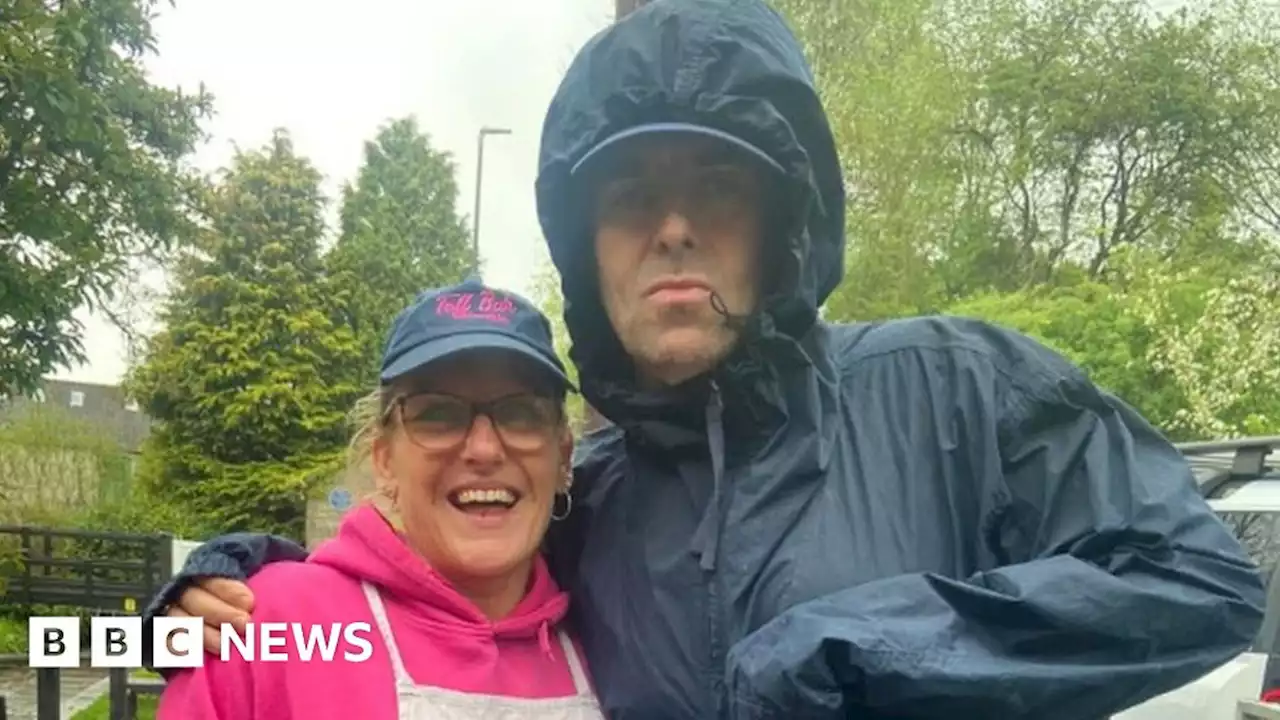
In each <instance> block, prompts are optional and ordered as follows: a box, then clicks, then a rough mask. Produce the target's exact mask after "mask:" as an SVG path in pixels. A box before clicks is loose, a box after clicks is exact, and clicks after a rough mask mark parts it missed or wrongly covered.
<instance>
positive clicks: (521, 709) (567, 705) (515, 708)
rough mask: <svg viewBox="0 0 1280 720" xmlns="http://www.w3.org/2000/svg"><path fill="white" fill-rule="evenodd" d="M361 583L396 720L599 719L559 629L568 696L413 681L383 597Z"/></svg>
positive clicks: (601, 715) (579, 666) (578, 664)
mask: <svg viewBox="0 0 1280 720" xmlns="http://www.w3.org/2000/svg"><path fill="white" fill-rule="evenodd" d="M361 584H362V585H363V586H364V595H365V597H366V598H368V600H369V608H370V609H371V610H372V611H373V619H374V622H376V623H377V624H378V633H379V634H380V635H381V636H382V642H383V643H385V644H386V646H387V653H388V654H390V655H391V669H392V671H393V672H394V673H395V679H396V700H397V703H398V706H399V712H398V714H397V715H396V717H397V718H398V719H399V720H477V719H478V718H484V719H485V720H604V713H602V712H601V711H600V705H599V704H598V703H597V702H596V699H595V695H594V694H593V693H592V692H591V686H590V684H589V683H588V682H587V674H586V672H585V671H584V670H583V669H582V661H581V660H580V659H579V658H578V652H577V650H576V649H574V647H573V643H572V642H570V640H569V637H568V635H566V634H565V633H564V631H562V630H561V631H557V633H556V634H557V635H559V636H560V645H561V646H563V647H564V654H565V657H566V658H568V660H569V671H570V673H572V675H573V687H574V690H575V692H576V694H575V695H572V696H570V697H561V698H508V697H498V696H493V695H478V694H472V693H464V692H459V691H457V690H447V689H445V688H438V687H430V686H427V685H415V684H414V683H413V678H411V677H409V673H408V672H406V671H405V669H404V661H403V660H402V659H401V657H400V649H399V647H398V646H397V645H396V639H395V636H394V635H392V634H391V623H389V622H388V621H387V608H386V606H385V605H383V604H382V597H381V596H380V595H379V594H378V591H377V589H375V588H374V587H373V586H372V585H370V584H369V583H361Z"/></svg>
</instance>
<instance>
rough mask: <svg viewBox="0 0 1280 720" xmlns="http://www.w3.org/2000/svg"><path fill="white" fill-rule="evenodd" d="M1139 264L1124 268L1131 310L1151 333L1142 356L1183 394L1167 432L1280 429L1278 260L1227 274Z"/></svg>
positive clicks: (1189, 433) (1268, 431) (1233, 433)
mask: <svg viewBox="0 0 1280 720" xmlns="http://www.w3.org/2000/svg"><path fill="white" fill-rule="evenodd" d="M1146 262H1152V261H1151V260H1150V259H1146ZM1139 263H1140V260H1137V259H1135V260H1134V261H1131V262H1129V263H1127V265H1126V267H1125V273H1126V279H1127V280H1128V281H1129V282H1130V283H1131V285H1132V288H1131V290H1130V293H1129V294H1130V296H1131V297H1132V298H1133V301H1132V306H1133V313H1134V315H1135V316H1137V317H1140V318H1141V319H1142V320H1143V322H1144V323H1145V324H1146V326H1147V328H1149V330H1150V334H1151V342H1150V345H1149V346H1148V349H1147V353H1146V356H1145V358H1144V360H1145V361H1146V363H1147V364H1148V365H1149V367H1151V368H1152V369H1153V370H1154V371H1156V372H1161V373H1166V374H1167V375H1168V376H1169V377H1170V378H1171V379H1172V383H1173V385H1175V386H1176V387H1177V388H1178V390H1179V391H1180V393H1181V394H1182V395H1183V396H1184V397H1185V399H1186V401H1185V403H1184V404H1183V405H1182V406H1181V407H1179V408H1178V409H1177V410H1176V412H1175V413H1174V414H1173V417H1172V418H1171V419H1170V421H1169V422H1168V423H1167V425H1166V427H1167V428H1168V430H1169V431H1170V432H1171V433H1176V434H1179V435H1183V436H1190V437H1219V438H1221V437H1240V436H1248V435H1271V434H1276V433H1278V432H1280V362H1277V361H1276V358H1277V357H1280V261H1278V258H1277V257H1276V256H1275V255H1274V254H1273V255H1272V256H1271V257H1269V258H1263V259H1262V260H1261V261H1260V262H1258V263H1257V264H1256V265H1255V266H1254V267H1252V268H1251V269H1250V270H1249V271H1247V272H1243V273H1241V272H1237V274H1234V275H1232V276H1227V277H1222V276H1214V275H1210V274H1208V273H1206V272H1205V271H1204V270H1196V269H1177V270H1174V271H1166V272H1151V271H1150V270H1149V269H1144V268H1142V267H1141V265H1140V264H1139ZM1189 288H1196V289H1199V290H1200V292H1199V293H1192V292H1188V289H1189Z"/></svg>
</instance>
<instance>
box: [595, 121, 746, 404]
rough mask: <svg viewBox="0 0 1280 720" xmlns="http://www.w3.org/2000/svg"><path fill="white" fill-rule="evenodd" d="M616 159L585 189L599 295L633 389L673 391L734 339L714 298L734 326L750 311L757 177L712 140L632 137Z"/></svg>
mask: <svg viewBox="0 0 1280 720" xmlns="http://www.w3.org/2000/svg"><path fill="white" fill-rule="evenodd" d="M615 152H616V154H615V156H614V157H613V158H612V159H610V160H608V161H606V162H607V165H605V169H604V170H602V171H601V174H600V175H599V176H598V177H599V178H600V180H599V181H598V182H596V183H594V185H595V187H594V192H595V197H594V201H595V204H594V209H595V218H594V219H595V250H596V262H597V265H598V270H599V274H600V291H601V296H602V299H603V302H604V306H605V310H606V312H607V313H608V315H609V320H610V322H611V323H612V324H613V329H614V332H615V333H616V334H617V336H618V338H619V340H620V341H621V342H622V346H623V348H624V349H625V350H626V351H627V354H628V355H630V356H631V358H632V360H633V361H634V362H635V364H636V368H637V370H638V372H639V374H640V376H641V378H642V379H643V380H645V381H647V382H649V383H661V384H667V385H674V384H678V383H680V382H683V381H684V380H687V379H689V378H691V377H693V376H695V375H698V374H700V373H703V372H706V371H707V370H710V369H711V368H712V367H714V366H715V365H716V363H718V362H720V360H722V359H723V358H724V357H725V356H726V355H727V354H728V353H729V351H730V350H731V349H732V347H733V344H734V342H735V341H736V339H737V338H736V332H735V331H734V330H732V329H730V327H728V326H727V325H726V322H725V318H724V316H723V315H721V314H720V313H719V312H717V311H716V308H715V307H714V306H713V305H712V300H711V295H712V292H714V293H715V294H716V295H718V296H719V298H720V300H721V301H723V307H722V310H726V311H728V312H729V313H732V314H734V315H745V314H747V313H750V312H751V311H752V310H753V309H754V307H755V303H756V300H757V294H758V287H759V256H760V245H761V234H762V228H761V225H762V223H761V205H762V202H763V194H764V193H763V177H762V175H761V173H760V172H759V171H758V170H756V169H755V168H754V166H752V165H750V164H748V163H746V162H745V161H743V160H742V159H741V158H740V156H739V155H736V154H734V153H733V152H732V151H731V150H730V147H729V146H728V145H727V144H724V143H721V142H718V141H716V140H713V139H710V138H701V137H696V136H651V137H644V136H642V137H638V138H636V139H634V140H631V141H628V142H627V144H626V145H625V146H622V147H619V148H617V150H616V151H615ZM602 164H604V163H602Z"/></svg>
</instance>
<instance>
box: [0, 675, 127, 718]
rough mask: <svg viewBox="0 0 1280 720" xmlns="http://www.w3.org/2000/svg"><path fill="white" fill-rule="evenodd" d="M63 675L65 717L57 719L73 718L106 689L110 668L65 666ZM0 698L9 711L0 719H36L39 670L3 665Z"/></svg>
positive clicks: (63, 708)
mask: <svg viewBox="0 0 1280 720" xmlns="http://www.w3.org/2000/svg"><path fill="white" fill-rule="evenodd" d="M61 676H62V677H61V681H62V682H61V687H62V693H61V695H62V713H61V715H62V717H60V718H58V719H57V720H71V716H72V715H75V714H76V713H77V712H80V711H81V710H83V709H84V708H85V707H87V706H88V705H90V704H91V703H93V701H94V700H97V699H98V698H99V697H101V696H102V694H103V693H105V692H106V691H107V684H108V680H107V671H106V670H105V669H102V668H63V669H62V672H61ZM0 697H3V698H4V699H5V706H6V707H5V709H6V710H7V712H8V716H7V717H5V718H0V720H37V718H36V671H35V670H32V669H30V668H25V667H0Z"/></svg>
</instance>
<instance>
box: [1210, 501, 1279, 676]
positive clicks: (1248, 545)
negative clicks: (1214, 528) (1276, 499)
mask: <svg viewBox="0 0 1280 720" xmlns="http://www.w3.org/2000/svg"><path fill="white" fill-rule="evenodd" d="M1218 516H1219V517H1221V518H1222V520H1223V522H1225V523H1226V524H1227V527H1229V528H1231V531H1232V532H1233V533H1235V536H1236V537H1237V538H1239V540H1240V543H1241V544H1242V545H1244V547H1245V549H1246V550H1247V551H1248V552H1249V555H1250V557H1252V558H1253V561H1254V562H1255V563H1257V564H1258V567H1259V568H1261V570H1262V579H1263V580H1264V581H1265V582H1266V583H1267V614H1266V619H1265V620H1264V621H1263V623H1262V630H1261V631H1260V632H1259V633H1258V637H1257V639H1256V640H1255V641H1254V644H1253V651H1254V652H1261V653H1272V652H1275V651H1277V650H1280V647H1275V646H1276V645H1277V642H1276V640H1277V637H1276V635H1277V634H1280V577H1277V575H1280V573H1277V570H1278V569H1280V513H1274V512H1222V513H1218Z"/></svg>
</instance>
